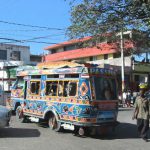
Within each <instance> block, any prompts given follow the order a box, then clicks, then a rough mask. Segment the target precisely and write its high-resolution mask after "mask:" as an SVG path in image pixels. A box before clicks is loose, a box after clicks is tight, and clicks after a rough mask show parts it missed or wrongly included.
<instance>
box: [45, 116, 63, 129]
mask: <svg viewBox="0 0 150 150" xmlns="http://www.w3.org/2000/svg"><path fill="white" fill-rule="evenodd" d="M48 125H49V128H50V129H51V130H54V131H57V132H59V131H61V130H62V127H61V123H60V122H59V121H58V120H57V118H56V116H55V115H54V114H52V115H50V117H49V120H48Z"/></svg>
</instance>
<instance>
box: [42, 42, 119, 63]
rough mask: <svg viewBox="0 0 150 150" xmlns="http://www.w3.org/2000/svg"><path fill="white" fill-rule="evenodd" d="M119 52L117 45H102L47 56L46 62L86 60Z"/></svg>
mask: <svg viewBox="0 0 150 150" xmlns="http://www.w3.org/2000/svg"><path fill="white" fill-rule="evenodd" d="M118 51H119V48H118V45H117V44H107V43H102V44H100V45H99V48H96V47H93V48H81V49H76V50H70V51H64V52H58V53H54V54H48V55H46V56H45V58H44V59H45V61H60V60H71V59H78V58H85V57H90V56H98V55H103V54H111V53H116V52H118Z"/></svg>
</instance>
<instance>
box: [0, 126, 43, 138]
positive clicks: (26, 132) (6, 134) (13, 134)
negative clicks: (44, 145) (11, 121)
mask: <svg viewBox="0 0 150 150" xmlns="http://www.w3.org/2000/svg"><path fill="white" fill-rule="evenodd" d="M39 136H40V132H39V130H37V129H24V128H0V138H30V137H39Z"/></svg>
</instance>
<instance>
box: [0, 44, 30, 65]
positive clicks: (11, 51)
mask: <svg viewBox="0 0 150 150" xmlns="http://www.w3.org/2000/svg"><path fill="white" fill-rule="evenodd" d="M0 50H3V51H7V59H6V60H4V59H0V61H23V62H24V63H28V62H29V61H30V47H28V46H20V45H12V44H0ZM15 52H18V53H20V59H18V58H17V55H16V54H15Z"/></svg>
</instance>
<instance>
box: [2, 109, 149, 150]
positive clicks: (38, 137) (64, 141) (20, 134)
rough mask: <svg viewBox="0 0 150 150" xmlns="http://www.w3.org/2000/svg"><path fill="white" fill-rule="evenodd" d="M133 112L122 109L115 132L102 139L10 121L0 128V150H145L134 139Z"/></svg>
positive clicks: (144, 144)
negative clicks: (3, 127)
mask: <svg viewBox="0 0 150 150" xmlns="http://www.w3.org/2000/svg"><path fill="white" fill-rule="evenodd" d="M132 111H133V110H132V109H121V110H120V111H119V117H118V120H119V121H120V122H121V124H120V125H119V126H118V127H117V130H116V133H115V134H113V133H110V135H109V136H106V137H105V138H104V137H100V136H97V137H84V138H81V137H77V136H74V135H73V134H72V133H71V132H63V133H56V132H53V131H51V130H49V129H48V128H44V127H41V126H38V125H37V124H35V123H28V124H27V123H19V122H15V117H13V118H12V121H11V126H10V128H5V129H0V150H148V149H149V147H150V142H147V143H146V142H144V141H143V140H142V139H139V138H137V134H136V126H135V123H136V122H135V121H132V120H131V116H132Z"/></svg>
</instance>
